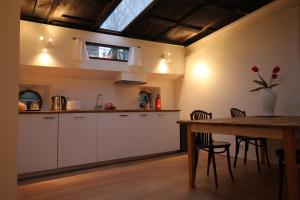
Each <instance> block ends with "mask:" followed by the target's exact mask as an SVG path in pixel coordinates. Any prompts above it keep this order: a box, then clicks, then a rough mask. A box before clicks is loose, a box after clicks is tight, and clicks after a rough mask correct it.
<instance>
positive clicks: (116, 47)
mask: <svg viewBox="0 0 300 200" xmlns="http://www.w3.org/2000/svg"><path fill="white" fill-rule="evenodd" d="M85 45H86V48H87V46H88V45H91V46H98V47H108V48H114V49H123V50H127V51H128V53H129V47H125V46H117V45H111V44H102V43H95V42H87V41H86V42H85ZM87 53H88V56H89V58H90V59H96V60H108V61H118V62H128V59H127V60H121V59H114V58H100V57H94V56H90V55H89V52H88V50H87Z"/></svg>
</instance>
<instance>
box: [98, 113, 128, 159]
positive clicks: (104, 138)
mask: <svg viewBox="0 0 300 200" xmlns="http://www.w3.org/2000/svg"><path fill="white" fill-rule="evenodd" d="M129 120H130V119H129V113H103V114H98V161H106V160H115V159H120V158H127V157H129V156H130V154H129V153H130V126H129V125H130V122H129Z"/></svg>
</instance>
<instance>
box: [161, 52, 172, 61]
mask: <svg viewBox="0 0 300 200" xmlns="http://www.w3.org/2000/svg"><path fill="white" fill-rule="evenodd" d="M161 59H162V61H163V62H165V63H169V62H171V53H166V54H163V55H162V56H161Z"/></svg>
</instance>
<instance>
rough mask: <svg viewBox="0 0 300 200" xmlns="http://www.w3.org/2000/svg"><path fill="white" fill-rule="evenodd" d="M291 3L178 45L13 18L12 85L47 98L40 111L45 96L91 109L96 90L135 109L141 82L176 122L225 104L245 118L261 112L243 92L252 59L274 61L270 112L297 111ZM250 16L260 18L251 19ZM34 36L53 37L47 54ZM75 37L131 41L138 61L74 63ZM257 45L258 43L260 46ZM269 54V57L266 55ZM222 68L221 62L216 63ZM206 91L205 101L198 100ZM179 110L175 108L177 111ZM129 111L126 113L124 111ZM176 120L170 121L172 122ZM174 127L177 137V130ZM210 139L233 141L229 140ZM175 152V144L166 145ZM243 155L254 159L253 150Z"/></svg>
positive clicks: (224, 112) (218, 113) (217, 113)
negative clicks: (132, 81)
mask: <svg viewBox="0 0 300 200" xmlns="http://www.w3.org/2000/svg"><path fill="white" fill-rule="evenodd" d="M293 5H294V4H293V2H292V1H291V2H288V3H284V2H276V3H271V4H270V5H268V6H266V7H265V8H262V10H258V11H257V12H255V13H254V14H250V15H249V16H247V17H245V18H244V19H241V20H239V21H237V22H235V23H233V24H231V25H229V26H227V27H225V28H224V29H221V30H220V31H217V32H216V33H214V34H212V35H210V36H208V37H206V38H205V39H203V40H200V41H199V42H196V43H195V44H192V45H190V46H188V47H185V48H184V47H183V46H178V45H170V44H164V43H157V42H150V41H144V40H138V39H131V38H123V37H119V36H115V35H107V34H100V33H94V32H87V31H82V30H75V29H69V28H63V27H58V26H51V25H45V24H40V23H34V22H28V21H20V63H21V66H20V71H19V74H20V79H19V83H20V86H21V88H23V89H34V90H38V91H39V92H40V93H43V94H44V95H46V98H45V99H47V100H46V101H45V104H44V105H45V106H46V107H45V109H46V110H47V109H50V108H51V96H55V95H61V96H66V97H69V98H70V99H71V100H76V101H80V109H82V110H93V109H94V108H95V105H96V99H97V96H98V95H99V94H102V95H103V97H104V104H105V103H113V104H114V105H115V106H116V109H117V110H125V111H126V112H128V111H131V110H135V109H139V106H140V105H139V92H140V91H142V90H143V87H144V88H147V87H148V88H157V89H158V90H159V94H160V96H161V107H162V110H170V111H176V112H177V113H178V116H177V119H186V118H188V116H189V113H190V112H191V111H192V110H194V109H196V108H203V109H207V110H210V111H212V112H213V113H214V116H213V117H214V118H216V117H224V116H229V108H230V107H231V106H239V107H242V108H243V109H245V110H247V114H248V115H256V114H257V113H260V112H261V111H260V108H259V106H255V105H259V98H258V95H257V94H254V93H249V92H248V90H249V89H250V88H251V87H252V83H251V80H252V79H253V77H252V74H251V73H248V70H249V68H250V67H251V66H252V65H255V64H257V65H261V66H262V67H264V68H263V71H266V72H267V71H268V70H270V69H271V68H272V67H273V66H274V65H280V66H282V68H283V69H284V70H283V73H282V79H279V81H281V82H280V83H281V86H280V87H278V89H276V91H277V92H278V94H280V96H279V99H278V102H277V107H276V114H278V115H299V112H298V111H297V108H298V107H297V106H299V105H298V104H297V98H298V96H297V95H298V94H299V92H298V90H299V89H298V88H297V86H296V85H297V84H295V83H297V79H298V78H297V73H298V72H299V69H298V64H299V61H298V56H299V50H298V45H297V44H295V43H294V41H298V38H299V34H298V33H299V30H298V29H297V28H296V27H298V26H299V23H298V21H297V17H296V16H298V12H299V10H298V8H297V7H294V6H293ZM257 21H259V22H260V23H255V22H257ZM253 23H254V24H253ZM249 25H250V26H249ZM279 25H280V27H281V29H280V30H279V31H278V32H277V33H273V31H272V30H274V29H276V27H279ZM249 27H251V28H249ZM245 30H247V31H245ZM271 32H272V34H270V33H271ZM249 34H250V35H251V37H250V36H249ZM270 35H272V36H273V37H270ZM40 36H43V37H44V38H46V39H49V38H51V39H52V42H51V45H50V46H49V48H47V54H45V52H43V44H41V41H40ZM74 37H76V38H81V39H84V40H86V41H88V42H95V43H99V42H100V43H102V42H101V41H103V43H106V42H104V41H109V43H110V45H116V46H125V47H137V46H138V47H140V48H141V51H142V55H141V56H142V59H141V60H142V63H143V65H142V66H138V67H133V68H130V67H128V65H127V63H123V62H115V61H106V60H92V59H91V60H88V61H76V60H74V59H73V57H72V50H73V49H74V48H73V45H74V40H73V38H74ZM245 38H248V40H245ZM256 45H259V48H258V47H257V46H256ZM245 47H248V48H245ZM279 47H280V48H279ZM257 48H258V49H259V50H257ZM65 49H68V51H66V50H65ZM229 50H230V51H229ZM212 52H214V53H212ZM270 52H272V53H271V54H272V55H274V56H270ZM168 53H170V55H169V54H168ZM45 55H46V56H45ZM164 56H170V62H166V60H164V58H163V57H164ZM229 58H231V59H229ZM223 65H224V66H226V67H222V66H223ZM207 66H209V68H208V67H207ZM47 67H50V68H47ZM199 68H200V69H199ZM194 70H196V71H194ZM120 71H123V72H124V71H125V72H130V73H140V72H145V73H147V74H148V77H147V84H146V85H144V86H137V85H131V86H128V85H118V84H117V85H116V84H115V83H114V82H115V81H116V79H117V78H118V76H120ZM196 72H197V73H199V74H198V75H197V73H196ZM1 74H2V73H1ZM203 74H204V75H203ZM287 80H294V81H287ZM228 88H230V91H231V92H230V94H228ZM5 91H6V90H5ZM211 91H218V92H211ZM191 94H193V95H191ZM153 96H154V97H153V98H152V99H155V97H156V95H153ZM205 96H206V97H207V98H203V97H205ZM291 96H292V97H291ZM234 97H238V98H234ZM220 99H222V102H220ZM241 99H242V100H241ZM104 104H103V105H104ZM150 107H151V108H152V109H153V108H154V107H155V104H154V103H152V105H151V106H150ZM42 108H43V107H42ZM178 110H181V111H180V116H179V112H178ZM146 113H148V112H146ZM153 113H155V112H153ZM159 113H160V112H159ZM62 114H63V113H62ZM94 114H95V113H94ZM101 114H105V113H100V115H101ZM24 115H25V114H24ZM32 115H33V114H32ZM58 115H61V113H59V114H58ZM129 115H130V118H131V113H130V114H129ZM177 119H174V120H173V121H174V125H175V126H176V123H175V122H176V121H177ZM134 124H136V123H134ZM177 127H178V125H177ZM176 131H177V134H178V131H179V128H178V129H177V130H176ZM173 133H174V132H173ZM216 137H217V138H222V139H224V140H228V141H231V142H232V138H230V137H225V136H216ZM178 139H179V138H178ZM272 143H274V144H273V145H271V147H270V148H271V151H272V150H274V149H275V148H276V145H277V146H278V144H280V142H279V141H272ZM178 149H179V141H177V143H176V148H175V149H174V148H173V149H172V150H178ZM164 152H165V151H164ZM232 152H234V151H232ZM249 156H250V158H251V156H252V158H253V157H254V156H253V152H252V153H250V155H249ZM270 156H271V160H273V162H276V157H275V156H274V155H273V154H272V155H270ZM272 156H273V157H272ZM224 177H226V175H224ZM221 187H222V186H221Z"/></svg>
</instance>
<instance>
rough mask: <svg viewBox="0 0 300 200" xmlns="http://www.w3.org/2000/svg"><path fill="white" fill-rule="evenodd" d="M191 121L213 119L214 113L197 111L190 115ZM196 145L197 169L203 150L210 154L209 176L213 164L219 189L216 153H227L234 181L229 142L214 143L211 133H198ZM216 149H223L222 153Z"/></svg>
mask: <svg viewBox="0 0 300 200" xmlns="http://www.w3.org/2000/svg"><path fill="white" fill-rule="evenodd" d="M190 117H191V120H201V119H211V118H212V113H207V112H205V111H202V110H195V111H193V112H192V113H191V114H190ZM195 137H196V138H195V143H196V148H195V149H196V152H195V161H196V167H195V169H196V168H197V165H198V156H199V151H200V150H203V151H206V152H208V164H207V176H209V168H210V163H211V161H212V163H213V169H214V176H215V185H216V187H218V178H217V170H216V160H215V153H225V152H227V163H228V168H229V173H230V176H231V179H232V181H234V178H233V174H232V170H231V163H230V150H229V148H230V143H228V142H221V141H214V140H213V139H212V134H211V133H198V132H197V133H196V134H195ZM215 149H221V151H215Z"/></svg>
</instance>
